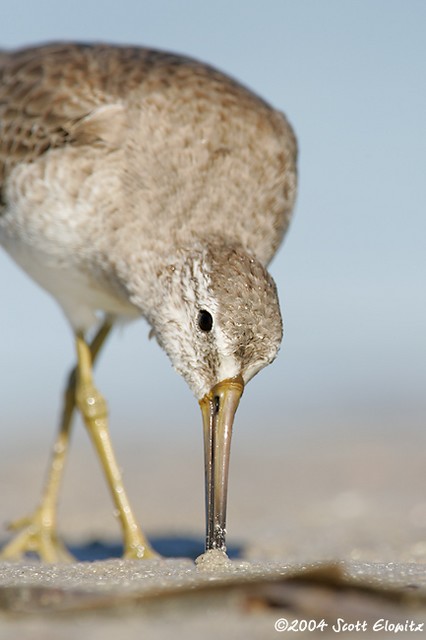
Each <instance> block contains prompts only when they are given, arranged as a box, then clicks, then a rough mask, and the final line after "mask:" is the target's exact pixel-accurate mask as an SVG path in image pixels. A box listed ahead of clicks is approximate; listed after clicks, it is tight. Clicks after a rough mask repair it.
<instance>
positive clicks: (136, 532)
mask: <svg viewBox="0 0 426 640" xmlns="http://www.w3.org/2000/svg"><path fill="white" fill-rule="evenodd" d="M76 347H77V386H76V404H77V406H78V408H79V409H80V411H81V414H82V416H83V419H84V422H85V424H86V427H87V430H88V432H89V434H90V437H91V438H92V441H93V443H94V445H95V448H96V451H97V453H98V456H99V459H100V461H101V464H102V467H103V470H104V473H105V476H106V479H107V481H108V485H109V488H110V490H111V493H112V497H113V500H114V503H115V506H116V509H117V513H118V516H119V518H120V522H121V526H122V529H123V538H124V557H125V558H152V557H155V556H157V554H156V553H155V551H153V549H152V548H151V547H150V545H149V543H148V541H147V540H146V538H145V537H144V535H143V534H142V531H141V529H140V527H139V525H138V523H137V520H136V518H135V516H134V514H133V511H132V509H131V507H130V503H129V500H128V498H127V495H126V492H125V489H124V485H123V481H122V477H121V473H120V469H119V467H118V464H117V461H116V458H115V454H114V450H113V448H112V444H111V439H110V435H109V430H108V412H107V406H106V402H105V400H104V398H103V396H102V395H101V394H100V393H99V391H98V390H97V389H96V387H95V386H94V383H93V375H92V358H91V353H90V348H89V346H88V345H87V343H86V342H85V340H84V336H83V335H82V334H77V336H76Z"/></svg>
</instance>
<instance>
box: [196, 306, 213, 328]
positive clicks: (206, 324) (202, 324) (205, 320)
mask: <svg viewBox="0 0 426 640" xmlns="http://www.w3.org/2000/svg"><path fill="white" fill-rule="evenodd" d="M212 326H213V318H212V314H211V313H209V312H208V311H206V310H205V309H201V311H200V313H199V314H198V327H199V328H200V329H201V331H211V330H212Z"/></svg>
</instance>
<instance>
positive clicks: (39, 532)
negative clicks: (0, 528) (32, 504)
mask: <svg viewBox="0 0 426 640" xmlns="http://www.w3.org/2000/svg"><path fill="white" fill-rule="evenodd" d="M8 529H9V530H10V531H19V533H17V534H16V535H15V536H14V537H13V538H12V539H11V540H10V541H9V542H8V543H7V544H6V545H5V547H3V549H2V550H1V552H0V558H1V559H2V560H19V559H21V558H23V557H24V556H25V555H27V554H28V553H36V554H37V555H38V557H39V558H40V560H43V561H44V562H50V563H55V562H73V561H74V558H73V556H72V555H71V554H70V553H69V551H68V550H67V549H66V547H65V545H64V544H63V542H61V541H60V540H59V539H58V537H57V535H56V532H55V531H54V528H53V527H52V523H51V520H50V518H49V516H47V517H46V514H44V513H43V512H42V511H41V510H37V511H36V512H35V513H34V514H33V515H32V516H29V517H25V518H20V519H19V520H16V521H14V522H11V523H10V524H9V525H8Z"/></svg>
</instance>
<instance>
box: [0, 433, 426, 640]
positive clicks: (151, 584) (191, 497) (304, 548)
mask: <svg viewBox="0 0 426 640" xmlns="http://www.w3.org/2000/svg"><path fill="white" fill-rule="evenodd" d="M313 433H314V432H313V431H309V430H307V431H306V437H305V439H303V438H302V437H301V436H298V437H292V436H290V435H288V436H287V437H286V438H285V439H284V436H283V435H282V434H279V433H278V432H277V431H272V432H271V434H270V437H269V439H268V444H267V445H266V444H262V443H261V442H260V441H259V440H256V439H255V438H253V436H250V437H249V438H248V439H247V440H246V441H243V438H242V437H238V438H236V439H234V443H233V452H232V472H231V478H230V499H229V505H228V510H229V517H228V531H229V536H228V544H229V551H230V555H231V557H232V559H233V560H232V566H228V567H226V568H225V569H224V570H222V571H221V570H216V571H206V570H201V569H200V568H197V567H196V566H195V564H194V562H193V560H194V558H195V557H196V556H197V555H198V554H199V553H201V551H202V547H203V526H204V525H203V508H204V504H203V469H202V453H201V449H199V444H200V443H199V442H197V443H196V445H193V444H192V443H182V444H181V445H178V444H176V443H174V444H173V446H166V444H170V443H161V442H155V441H152V442H150V443H146V442H145V443H144V445H143V446H142V442H139V443H135V442H133V443H129V442H122V443H120V445H119V447H118V449H119V450H118V455H119V458H120V459H121V462H122V464H123V467H124V469H125V472H126V473H125V478H126V484H127V486H128V489H129V493H130V496H131V499H132V501H133V503H134V505H135V510H136V511H137V513H138V514H139V516H140V519H141V522H142V524H143V525H144V529H145V532H146V533H147V535H148V536H149V537H150V539H151V540H152V543H153V545H154V546H155V547H156V548H157V549H158V551H159V552H160V553H161V554H162V555H163V556H164V559H163V560H153V561H145V562H126V561H123V560H121V559H119V558H118V557H117V556H119V554H120V537H119V531H118V527H117V523H116V522H115V519H114V517H113V516H112V508H111V504H110V501H109V496H108V494H107V491H106V489H105V488H104V485H103V481H102V478H101V476H100V472H99V470H98V468H97V462H96V461H95V459H94V456H93V454H92V452H91V450H90V447H89V445H88V443H86V442H85V441H77V442H76V443H75V444H76V447H75V448H74V450H73V453H72V457H71V460H70V464H69V466H68V468H67V473H66V478H65V487H64V494H63V499H62V502H61V509H60V530H61V533H62V534H63V536H64V538H65V540H66V542H67V544H68V545H69V547H70V548H71V550H72V551H73V553H74V555H75V556H76V558H77V560H78V561H76V563H75V564H72V565H50V566H49V565H41V564H40V563H37V562H34V561H30V560H26V561H24V562H20V563H17V564H16V563H2V564H0V639H3V638H12V637H13V638H14V637H16V638H17V637H19V638H20V639H22V640H25V639H27V638H28V639H29V638H31V639H35V640H39V639H40V640H41V639H42V638H43V640H45V639H49V638H52V639H53V638H55V639H59V640H62V639H64V640H68V639H71V638H76V637H81V638H88V639H90V640H92V639H97V638H102V639H103V640H109V639H110V638H116V637H120V638H122V639H123V640H127V639H129V640H133V638H135V639H136V638H142V637H143V638H171V637H174V638H190V639H192V638H199V637H203V638H208V639H209V638H212V639H213V638H217V637H224V638H259V639H263V638H277V637H280V636H281V637H286V636H287V635H289V634H290V635H293V634H294V633H296V634H297V637H299V638H300V637H322V638H333V637H352V638H353V637H357V636H358V634H363V635H364V637H371V638H380V637H383V638H391V637H395V636H396V637H398V638H401V637H407V638H408V637H419V636H422V635H424V634H426V629H423V631H421V630H420V628H419V627H418V626H417V625H420V626H421V625H422V624H423V623H426V493H425V486H426V482H425V475H426V471H425V464H424V460H425V455H426V453H425V451H426V446H425V445H426V443H425V442H424V437H423V435H422V434H418V433H416V432H407V433H406V434H404V435H401V434H400V435H392V431H390V432H388V433H387V432H386V431H384V432H380V431H379V430H375V431H374V430H372V431H371V432H370V431H369V430H368V429H366V428H364V429H362V430H360V429H356V428H351V429H346V430H345V432H344V433H342V432H340V433H339V434H337V432H336V431H335V430H330V431H327V433H325V432H324V431H320V432H319V433H316V434H315V435H313ZM46 455H47V452H46V450H45V447H44V445H43V446H41V443H37V444H35V443H34V444H31V446H26V447H25V448H23V447H19V446H18V445H15V446H12V445H11V446H9V447H5V448H3V450H2V453H1V454H0V463H1V466H0V483H1V487H2V491H1V495H0V518H1V520H2V521H3V522H5V521H7V520H9V519H13V518H14V517H19V516H22V515H24V514H25V513H27V512H30V511H31V509H32V507H33V506H34V504H35V502H36V500H37V497H38V493H39V489H40V484H41V479H42V477H43V473H44V467H45V462H46ZM6 538H7V533H6V532H5V531H4V534H3V536H2V540H6ZM292 576H293V577H292ZM294 576H296V577H294ZM295 619H296V620H298V621H299V622H298V623H296V625H299V626H297V628H295V629H294V630H291V629H289V628H287V629H284V627H285V625H286V624H287V623H286V622H285V621H287V622H288V624H289V625H290V624H291V621H292V620H295ZM382 619H383V621H382ZM282 620H284V622H282ZM321 620H324V623H325V624H326V625H327V626H325V628H324V630H323V631H321V630H320V629H318V628H317V630H316V631H313V630H312V631H308V630H307V629H305V627H304V625H307V624H308V623H309V624H310V625H311V628H312V626H315V625H318V624H319V623H320V622H321ZM277 621H281V622H278V623H277ZM302 621H305V622H302ZM309 621H311V622H309ZM276 624H277V625H278V627H279V626H280V625H281V627H280V628H281V631H277V630H276V629H275V625H276ZM293 624H294V623H293ZM344 624H350V625H354V626H353V627H347V628H346V631H345V630H344V629H345V627H344ZM375 624H376V627H374V625H375ZM398 624H399V625H401V626H400V627H395V626H392V625H398ZM357 625H358V626H357ZM386 625H387V626H386ZM410 625H411V627H410ZM363 626H364V627H365V629H364V628H363ZM424 626H426V624H425V625H424ZM415 629H418V630H417V631H416V630H415Z"/></svg>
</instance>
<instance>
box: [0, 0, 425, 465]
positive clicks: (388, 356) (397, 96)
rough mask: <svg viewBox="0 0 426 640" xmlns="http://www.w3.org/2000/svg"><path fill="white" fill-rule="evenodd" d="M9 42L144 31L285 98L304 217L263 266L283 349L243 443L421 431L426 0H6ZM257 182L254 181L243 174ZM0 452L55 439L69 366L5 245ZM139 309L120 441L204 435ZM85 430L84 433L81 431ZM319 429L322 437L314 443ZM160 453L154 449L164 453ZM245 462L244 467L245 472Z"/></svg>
mask: <svg viewBox="0 0 426 640" xmlns="http://www.w3.org/2000/svg"><path fill="white" fill-rule="evenodd" d="M1 4H2V7H1V16H2V17H1V22H0V45H1V46H3V47H4V48H7V47H15V46H21V45H28V44H33V43H39V42H43V41H49V40H60V39H77V40H84V41H89V40H98V41H111V42H117V43H133V44H145V45H149V46H152V47H158V48H164V49H169V50H172V51H176V52H182V53H185V54H187V55H191V56H194V57H197V58H200V59H202V60H204V61H206V62H209V63H211V64H213V65H215V66H217V67H219V68H221V69H222V70H225V71H227V72H228V73H230V74H231V75H233V76H235V77H236V78H238V79H239V80H241V81H242V82H243V83H245V84H247V85H248V86H249V87H251V88H252V89H254V90H255V91H256V92H258V93H259V94H260V95H262V96H263V97H264V98H266V99H267V100H268V101H270V102H271V103H272V104H273V105H274V106H276V107H278V108H280V109H282V110H284V111H285V112H286V114H287V115H288V117H289V119H290V121H291V122H292V124H293V125H294V127H295V130H296V133H297V135H298V139H299V144H300V165H299V166H300V190H299V198H298V201H297V207H296V215H295V218H294V222H293V225H292V227H291V230H290V232H289V235H288V237H287V239H286V242H285V244H284V247H283V248H282V249H281V250H280V252H279V254H278V256H277V257H276V259H275V260H274V262H273V264H272V266H271V271H272V274H273V276H274V278H275V279H276V282H277V285H278V289H279V293H280V298H281V302H282V307H283V315H284V322H285V339H284V343H283V348H282V350H281V352H280V355H279V357H278V359H277V361H276V362H275V363H274V364H273V365H272V366H271V367H269V368H268V369H267V370H265V371H263V372H262V373H261V374H260V375H259V376H258V377H257V378H256V379H255V380H254V381H253V382H251V383H250V385H249V387H248V388H247V390H246V393H245V395H244V399H243V402H242V405H241V408H240V410H239V414H238V416H237V422H236V429H237V431H238V440H239V441H240V442H243V440H244V441H245V442H247V443H249V442H252V444H253V447H256V446H260V444H261V443H268V442H269V443H270V444H272V446H274V444H277V445H278V443H280V444H281V443H283V439H284V442H286V441H287V442H290V441H291V440H292V439H293V438H294V437H296V434H297V435H298V437H299V436H300V437H303V438H306V439H307V440H309V439H311V442H312V441H315V440H317V441H320V440H321V439H322V437H323V436H324V437H325V435H326V434H328V435H329V434H330V430H335V431H334V432H335V434H336V438H338V437H342V435H343V436H344V434H345V433H347V434H348V433H351V434H352V436H353V434H354V430H358V431H359V432H360V433H362V434H363V437H367V438H368V434H369V433H370V432H372V431H374V432H376V433H377V432H382V433H383V437H384V438H386V439H387V438H390V437H392V436H393V435H394V434H398V435H401V434H406V435H405V436H404V437H406V438H407V439H410V438H415V437H417V436H418V435H420V428H421V427H422V424H423V423H424V418H425V415H426V394H425V381H426V336H425V330H426V295H425V292H426V289H425V275H426V258H425V255H426V251H425V249H426V222H425V220H426V216H425V205H426V181H425V164H426V163H425V156H426V83H425V71H426V39H425V24H426V3H425V2H424V1H423V0H409V1H405V0H399V1H397V0H371V1H369V2H360V1H350V0H346V1H345V0H334V1H333V0H322V1H321V2H319V1H318V0H297V1H296V0H293V1H286V0H262V1H257V0H250V1H249V0H245V1H244V2H243V1H236V0H215V2H208V1H200V0H152V1H148V0H134V1H131V0H120V1H116V0H115V1H104V2H100V1H99V0H84V2H82V1H80V0H73V1H72V2H71V1H62V2H58V1H57V0H38V1H37V2H30V1H27V2H25V1H23V0H14V1H13V2H6V1H5V0H3V2H2V3H1ZM248 188H249V186H248ZM0 290H1V296H2V297H1V303H0V335H1V340H0V363H1V365H0V366H1V371H0V407H1V423H2V445H1V446H2V448H5V447H6V446H7V445H8V444H9V443H12V442H14V443H16V442H24V439H25V440H26V441H27V442H32V441H35V440H41V439H43V440H44V441H45V442H46V444H47V443H48V442H50V440H51V438H52V437H53V431H54V425H55V422H56V419H57V416H58V412H59V394H60V391H61V389H62V387H63V384H64V381H65V373H66V371H67V369H68V368H69V366H70V364H71V363H72V361H73V343H72V340H71V333H70V331H69V329H68V326H67V324H66V321H65V320H64V318H63V317H62V313H61V311H60V310H59V308H57V306H56V304H55V303H54V301H52V300H51V299H50V298H49V297H48V295H47V294H45V293H44V292H42V291H41V290H40V289H38V288H37V287H36V286H35V285H34V284H32V282H31V281H30V280H29V279H28V278H27V276H25V275H22V274H21V272H20V271H19V270H18V269H17V268H16V267H15V266H14V265H13V264H12V263H11V262H10V260H9V258H8V257H7V256H6V255H5V254H4V253H0ZM147 335H148V328H147V326H146V324H144V323H143V322H137V323H134V324H133V325H131V326H128V327H127V328H125V329H124V330H123V331H117V332H116V334H115V335H114V336H113V338H112V339H111V341H110V343H109V344H108V345H107V347H106V349H105V352H104V356H103V358H102V359H101V361H100V366H99V370H98V373H97V380H98V384H99V386H100V388H101V389H102V391H103V392H104V393H105V395H106V396H107V398H108V400H109V404H110V408H111V413H112V431H113V434H114V439H115V440H120V435H119V432H120V431H121V433H122V436H121V440H123V438H124V440H126V441H127V440H130V441H131V442H132V443H133V444H132V446H133V447H135V448H138V447H139V446H142V443H143V439H144V437H145V438H146V437H149V439H150V440H151V439H155V437H156V435H155V434H159V435H160V436H161V439H162V440H163V441H164V442H165V443H168V444H169V445H170V446H173V443H174V442H176V441H177V440H180V441H182V442H184V443H185V442H187V443H188V445H189V444H190V443H193V444H194V451H195V450H196V451H197V455H199V456H200V463H201V456H202V452H201V451H202V450H201V418H200V416H199V409H198V407H197V403H196V401H195V400H194V399H193V398H192V396H191V393H190V391H189V390H188V389H187V388H186V385H185V383H184V382H183V381H182V380H181V379H180V378H179V377H178V376H177V375H176V374H175V373H174V372H173V370H172V369H171V367H170V364H169V362H168V360H167V358H166V356H165V355H164V354H163V353H162V352H161V350H160V349H159V347H158V346H157V345H156V344H155V342H154V341H151V342H149V341H148V340H147ZM79 437H81V436H79ZM312 439H313V440H312ZM159 464H160V462H159ZM247 471H249V470H247Z"/></svg>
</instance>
